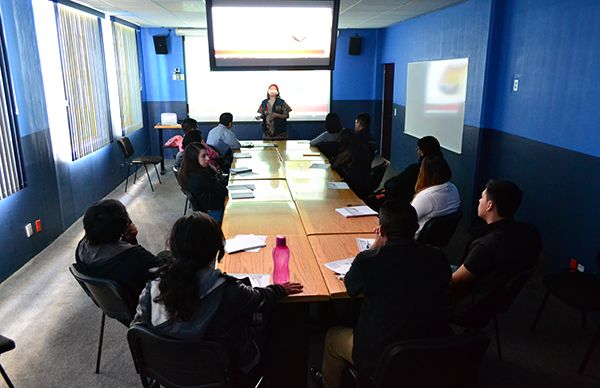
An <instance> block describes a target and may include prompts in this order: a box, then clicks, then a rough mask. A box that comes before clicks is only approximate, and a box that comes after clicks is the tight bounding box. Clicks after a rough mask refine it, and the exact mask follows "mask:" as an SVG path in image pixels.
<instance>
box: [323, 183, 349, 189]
mask: <svg viewBox="0 0 600 388" xmlns="http://www.w3.org/2000/svg"><path fill="white" fill-rule="evenodd" d="M327 188H328V189H333V190H347V189H350V187H349V186H348V184H347V183H346V182H327Z"/></svg>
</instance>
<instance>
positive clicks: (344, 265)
mask: <svg viewBox="0 0 600 388" xmlns="http://www.w3.org/2000/svg"><path fill="white" fill-rule="evenodd" d="M353 261H354V257H349V258H347V259H341V260H336V261H330V262H329V263H325V264H324V265H325V267H326V268H328V269H330V270H332V271H333V272H335V273H337V274H338V275H342V276H345V275H346V273H348V271H349V270H350V267H351V266H352V262H353Z"/></svg>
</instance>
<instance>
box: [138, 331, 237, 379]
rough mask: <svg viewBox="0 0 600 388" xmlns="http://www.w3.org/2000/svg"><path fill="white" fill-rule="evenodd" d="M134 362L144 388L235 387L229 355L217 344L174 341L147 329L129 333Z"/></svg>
mask: <svg viewBox="0 0 600 388" xmlns="http://www.w3.org/2000/svg"><path fill="white" fill-rule="evenodd" d="M127 341H128V342H129V349H130V350H131V355H132V356H133V362H134V364H135V367H136V369H137V371H138V373H139V375H140V379H141V380H142V384H143V385H144V387H151V386H156V385H155V384H156V383H158V384H160V385H162V386H165V387H205V388H226V387H232V386H233V383H232V377H233V376H232V374H231V370H230V366H229V358H228V356H227V352H226V351H225V349H224V348H223V346H222V345H220V344H218V343H216V342H209V341H202V342H190V341H184V340H178V339H172V338H169V337H166V336H164V335H160V334H158V333H155V332H153V331H151V330H149V329H147V328H145V327H143V326H140V325H133V326H132V327H131V328H130V329H129V331H128V332H127Z"/></svg>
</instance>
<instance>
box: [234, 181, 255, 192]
mask: <svg viewBox="0 0 600 388" xmlns="http://www.w3.org/2000/svg"><path fill="white" fill-rule="evenodd" d="M255 189H256V186H254V185H253V184H252V183H246V184H244V183H240V184H235V185H228V186H227V190H229V191H237V190H255Z"/></svg>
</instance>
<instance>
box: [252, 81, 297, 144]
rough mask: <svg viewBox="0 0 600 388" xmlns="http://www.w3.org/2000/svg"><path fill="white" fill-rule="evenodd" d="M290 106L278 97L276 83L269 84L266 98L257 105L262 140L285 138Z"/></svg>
mask: <svg viewBox="0 0 600 388" xmlns="http://www.w3.org/2000/svg"><path fill="white" fill-rule="evenodd" d="M291 111H292V108H290V106H289V105H288V104H286V102H285V101H284V100H283V99H281V98H280V97H279V87H278V86H277V85H276V84H272V85H270V86H269V89H268V90H267V98H266V99H264V100H263V102H262V103H261V104H260V106H259V107H258V111H257V112H258V113H260V115H259V116H256V119H257V120H261V119H262V127H263V140H286V139H287V123H286V120H287V118H288V117H290V112H291Z"/></svg>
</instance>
